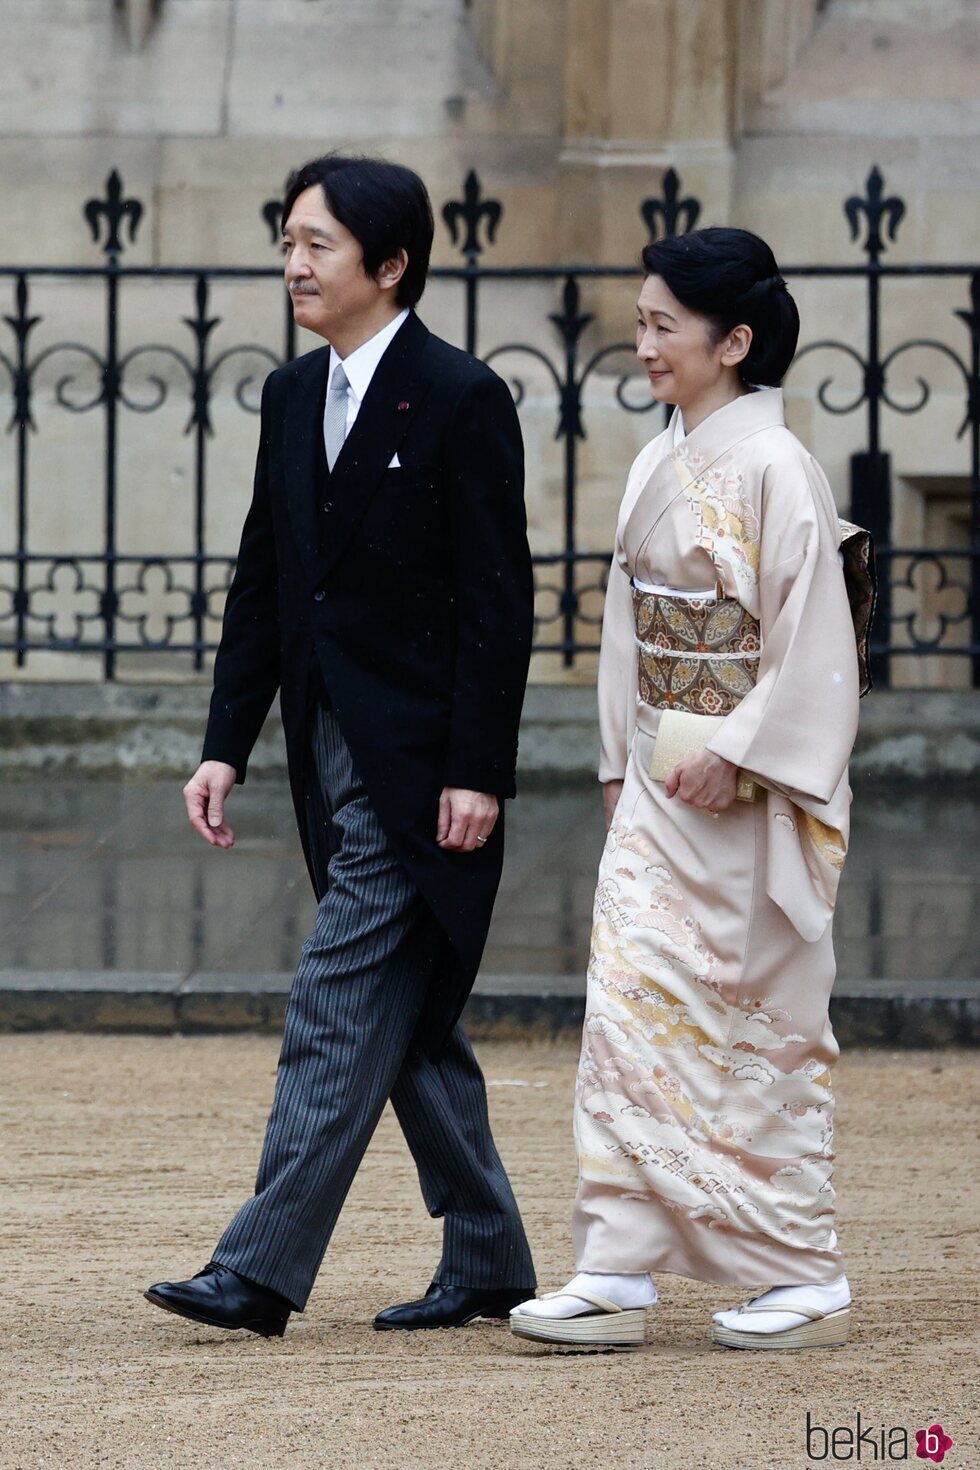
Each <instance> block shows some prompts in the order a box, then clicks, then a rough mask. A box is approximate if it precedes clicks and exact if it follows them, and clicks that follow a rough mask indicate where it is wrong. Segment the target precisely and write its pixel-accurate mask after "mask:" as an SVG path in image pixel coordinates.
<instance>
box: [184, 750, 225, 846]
mask: <svg viewBox="0 0 980 1470" xmlns="http://www.w3.org/2000/svg"><path fill="white" fill-rule="evenodd" d="M234 784H235V767H234V766H229V765H226V764H225V762H224V761H202V763H201V764H200V765H199V766H198V768H197V770H196V771H195V772H194V774H193V776H192V777H191V779H190V780H189V781H188V783H187V785H186V786H185V787H184V805H185V806H186V808H187V819H188V821H189V822H190V824H191V826H192V827H193V828H194V831H195V832H197V833H199V835H200V836H201V837H203V838H204V840H205V842H210V844H211V846H212V847H231V845H232V844H233V842H234V841H235V834H234V832H233V831H232V830H231V828H230V827H229V826H228V824H227V822H226V821H225V819H224V818H225V797H226V796H227V795H228V793H229V791H230V790H231V788H232V787H233V786H234Z"/></svg>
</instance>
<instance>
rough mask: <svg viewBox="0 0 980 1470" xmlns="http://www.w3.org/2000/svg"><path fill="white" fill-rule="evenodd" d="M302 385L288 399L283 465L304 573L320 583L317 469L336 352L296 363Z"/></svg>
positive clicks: (323, 352) (317, 354) (321, 351)
mask: <svg viewBox="0 0 980 1470" xmlns="http://www.w3.org/2000/svg"><path fill="white" fill-rule="evenodd" d="M294 369H295V375H296V381H295V386H294V387H293V390H292V392H290V393H289V394H288V395H287V398H286V421H285V443H284V454H283V465H284V467H285V491H286V504H287V507H288V510H289V520H290V524H291V526H292V529H293V536H294V537H295V539H296V545H297V547H298V548H299V555H300V560H301V562H302V563H303V570H304V572H305V573H306V576H307V579H308V580H309V582H310V583H311V585H312V584H313V583H315V582H316V581H318V580H319V574H318V570H317V567H318V554H317V522H316V515H317V494H316V490H317V469H318V459H319V456H320V455H321V454H322V453H323V449H322V445H323V406H324V402H325V400H326V394H327V373H328V372H329V370H330V348H329V347H321V348H319V349H318V350H317V351H316V352H310V353H307V354H306V355H305V356H304V357H300V358H298V359H297V360H296V362H295V364H294Z"/></svg>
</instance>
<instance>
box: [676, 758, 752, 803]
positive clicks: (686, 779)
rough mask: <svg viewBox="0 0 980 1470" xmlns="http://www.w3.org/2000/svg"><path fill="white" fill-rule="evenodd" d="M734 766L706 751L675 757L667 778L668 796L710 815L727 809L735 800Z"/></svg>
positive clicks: (735, 773)
mask: <svg viewBox="0 0 980 1470" xmlns="http://www.w3.org/2000/svg"><path fill="white" fill-rule="evenodd" d="M737 776H738V767H737V766H733V765H732V763H731V761H726V760H725V759H724V758H723V757H722V756H720V755H714V754H713V753H712V751H710V750H696V751H695V752H694V754H693V755H686V756H684V757H683V759H682V760H679V761H678V762H677V764H676V766H675V767H674V769H673V770H672V771H671V773H670V775H669V776H668V777H667V780H666V782H665V789H666V792H667V795H668V796H679V797H680V799H681V801H685V802H687V804H688V806H696V807H700V808H701V809H702V811H709V812H711V813H713V814H717V813H718V812H724V811H727V810H728V808H729V807H730V806H731V804H732V802H733V801H734V800H735V785H736V779H737Z"/></svg>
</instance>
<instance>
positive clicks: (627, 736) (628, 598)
mask: <svg viewBox="0 0 980 1470" xmlns="http://www.w3.org/2000/svg"><path fill="white" fill-rule="evenodd" d="M620 555H621V551H620V548H619V545H618V544H617V548H616V552H615V554H614V556H613V559H612V565H611V566H610V568H609V581H608V585H607V587H606V601H605V605H604V607H603V613H602V643H601V647H600V652H599V678H598V696H599V740H600V755H599V780H600V781H602V782H605V781H622V780H623V778H624V777H625V775H626V764H627V760H628V758H629V750H630V745H631V744H632V741H633V731H634V729H635V727H636V688H637V667H636V664H637V651H636V635H635V631H634V619H633V593H632V589H631V587H630V577H629V573H628V572H627V571H626V570H625V568H624V567H623V566H622V564H621V562H620Z"/></svg>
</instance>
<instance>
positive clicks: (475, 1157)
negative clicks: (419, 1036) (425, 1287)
mask: <svg viewBox="0 0 980 1470" xmlns="http://www.w3.org/2000/svg"><path fill="white" fill-rule="evenodd" d="M310 719H311V730H310V736H311V741H310V744H311V753H312V756H313V759H314V762H315V769H316V773H317V776H318V781H317V782H310V783H308V784H309V786H310V787H311V788H313V789H312V790H311V791H310V795H309V800H310V803H311V805H310V815H309V829H310V839H311V848H312V851H313V860H314V867H315V871H316V875H317V880H318V887H320V889H321V892H322V893H323V897H322V899H321V900H320V904H319V907H318V909H317V913H316V921H315V924H314V928H313V933H312V934H311V935H310V937H309V939H307V941H306V943H305V944H304V946H303V952H302V955H301V957H300V961H299V965H298V967H297V970H296V976H295V979H294V981H293V986H292V990H291V992H290V997H289V1005H288V1007H287V1010H286V1022H285V1030H284V1034H283V1041H282V1050H281V1053H280V1057H279V1070H278V1073H277V1077H276V1090H275V1097H274V1100H273V1104H272V1113H271V1115H270V1117H269V1122H268V1126H267V1129H266V1135H265V1144H264V1146H263V1150H262V1158H261V1161H260V1163H259V1172H258V1178H257V1180H256V1184H255V1194H254V1195H253V1196H252V1198H251V1199H249V1200H247V1201H246V1203H245V1204H244V1205H243V1206H242V1208H241V1209H240V1210H239V1211H238V1214H237V1215H236V1216H235V1217H234V1219H233V1220H232V1222H231V1224H230V1225H229V1226H228V1228H227V1230H226V1231H225V1233H224V1234H223V1235H222V1237H221V1240H220V1241H219V1242H218V1245H217V1247H216V1249H215V1251H214V1256H213V1259H214V1260H216V1261H219V1262H221V1263H222V1264H223V1265H225V1266H229V1267H231V1269H232V1270H233V1271H237V1272H238V1274H239V1275H240V1276H244V1277H246V1278H247V1279H248V1280H250V1281H255V1282H258V1283H259V1284H260V1285H262V1286H265V1287H268V1288H269V1289H270V1290H271V1291H275V1292H278V1293H279V1294H280V1296H284V1297H285V1298H286V1299H287V1301H290V1302H292V1304H293V1306H294V1307H295V1308H296V1310H297V1311H302V1310H303V1308H304V1307H305V1305H306V1302H307V1298H308V1297H309V1294H310V1291H311V1290H312V1287H313V1282H314V1280H315V1278H316V1274H317V1271H318V1270H319V1268H320V1262H321V1261H322V1259H323V1255H324V1252H325V1251H326V1248H327V1244H328V1242H329V1240H330V1236H331V1233H332V1231H333V1228H334V1225H335V1224H336V1221H337V1217H338V1215H339V1214H340V1210H341V1207H342V1205H343V1203H344V1199H345V1198H346V1196H347V1192H348V1190H349V1189H350V1186H351V1182H352V1181H353V1178H354V1175H355V1173H356V1172H357V1167H358V1165H359V1164H360V1162H361V1159H362V1157H363V1156H364V1151H365V1149H366V1148H367V1145H368V1143H369V1141H370V1139H371V1135H372V1134H373V1133H374V1130H375V1128H376V1126H377V1123H378V1119H379V1118H380V1116H381V1113H382V1110H383V1108H384V1105H385V1102H386V1101H387V1100H388V1098H389V1097H390V1098H391V1102H392V1105H393V1107H394V1109H395V1113H396V1115H397V1117H398V1121H399V1123H400V1125H401V1128H402V1131H403V1133H404V1135H405V1138H406V1141H407V1143H408V1146H409V1148H410V1149H411V1152H412V1155H413V1157H414V1159H415V1163H416V1166H417V1168H418V1173H419V1182H420V1184H421V1188H422V1195H423V1198H424V1200H425V1203H426V1206H427V1207H428V1210H429V1213H430V1215H433V1216H434V1217H436V1218H440V1217H441V1218H442V1219H443V1221H444V1224H443V1253H442V1260H441V1261H440V1263H439V1266H438V1268H437V1270H436V1272H435V1276H434V1278H433V1279H434V1280H436V1281H439V1282H441V1283H442V1284H444V1285H446V1286H472V1287H482V1288H496V1287H502V1288H511V1287H513V1288H515V1289H521V1290H523V1289H525V1288H526V1289H527V1291H528V1294H529V1295H530V1294H531V1292H532V1291H533V1288H534V1284H535V1280H534V1267H533V1265H532V1262H531V1253H530V1250H529V1248H528V1243H527V1238H526V1236H525V1233H524V1227H523V1224H522V1222H521V1217H520V1213H519V1211H518V1208H517V1202H516V1201H515V1199H514V1195H513V1192H512V1191H511V1187H510V1184H509V1182H508V1179H507V1175H506V1173H505V1172H504V1167H503V1164H502V1163H501V1162H500V1157H499V1155H498V1153H497V1150H496V1148H495V1146H494V1142H493V1138H492V1136H491V1133H490V1123H489V1119H488V1117H487V1099H486V1090H485V1086H484V1081H483V1075H482V1073H481V1072H480V1068H479V1065H478V1063H477V1061H476V1058H475V1057H474V1055H473V1051H472V1049H471V1047H470V1044H469V1042H468V1040H467V1038H466V1035H465V1033H464V1031H463V1029H462V1027H461V1026H459V1025H457V1027H456V1028H455V1030H454V1032H453V1034H452V1036H451V1038H450V1040H449V1042H448V1043H447V1045H446V1047H445V1049H444V1050H443V1051H442V1053H441V1054H440V1055H439V1057H438V1059H437V1060H432V1059H431V1058H430V1057H428V1056H426V1055H425V1054H424V1053H423V1052H422V1051H421V1050H420V1049H419V1047H418V1046H417V1045H416V1044H415V1042H414V1037H413V1033H414V1031H415V1026H416V1022H417V1020H418V1017H419V1014H420V1012H421V1010H422V1007H423V1004H424V1002H425V1000H426V997H427V994H428V992H429V987H430V986H431V985H437V984H438V983H439V974H438V960H439V956H440V955H441V954H444V953H445V950H444V945H443V940H442V935H441V931H440V930H439V929H438V926H437V925H436V921H435V919H434V918H433V917H432V915H431V913H430V911H429V910H428V908H427V906H426V905H425V903H424V902H423V900H422V898H421V897H420V895H419V893H418V891H417V889H416V888H415V885H414V884H413V882H412V880H411V878H410V877H409V875H408V873H407V872H406V871H405V869H404V868H403V867H402V865H401V864H400V863H399V861H398V859H397V858H396V857H395V854H394V853H393V852H392V850H391V848H390V847H389V845H388V842H387V839H386V837H385V834H384V832H383V831H382V828H381V825H380V823H379V821H378V819H377V817H376V816H375V814H374V811H373V810H372V808H371V806H370V804H369V802H368V799H367V793H366V792H365V790H364V787H363V786H362V784H361V782H360V779H359V778H358V775H357V772H356V771H355V770H354V767H353V764H352V762H351V756H350V752H349V750H348V748H347V745H346V743H345V741H344V739H343V737H342V735H341V733H340V728H339V726H338V724H337V721H336V718H335V717H334V716H333V714H331V713H330V712H329V711H325V710H322V709H319V708H317V709H316V710H314V711H313V712H312V713H311V716H310ZM420 1285H421V1283H420Z"/></svg>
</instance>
